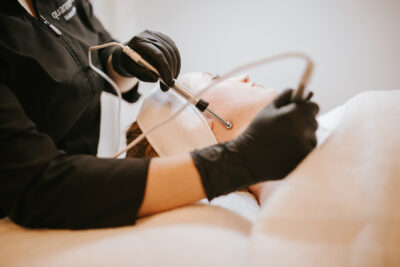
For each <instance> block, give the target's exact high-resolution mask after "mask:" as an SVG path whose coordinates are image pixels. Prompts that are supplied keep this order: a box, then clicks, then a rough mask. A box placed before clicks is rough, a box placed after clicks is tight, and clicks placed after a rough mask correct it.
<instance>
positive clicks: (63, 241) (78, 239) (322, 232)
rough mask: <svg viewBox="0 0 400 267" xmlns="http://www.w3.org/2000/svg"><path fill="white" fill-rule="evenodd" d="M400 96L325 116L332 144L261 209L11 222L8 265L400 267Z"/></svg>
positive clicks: (243, 201) (2, 247)
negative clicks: (60, 226) (132, 220)
mask: <svg viewBox="0 0 400 267" xmlns="http://www.w3.org/2000/svg"><path fill="white" fill-rule="evenodd" d="M399 103H400V91H391V92H369V93H365V94H362V95H360V96H358V97H356V98H354V99H353V100H351V101H349V102H348V103H347V104H346V105H344V106H343V107H341V108H340V109H337V110H336V111H334V112H332V113H330V114H328V115H327V116H324V117H323V118H321V120H320V123H321V129H322V130H325V131H321V130H320V132H319V136H320V137H321V140H324V142H321V143H322V145H321V146H320V147H318V148H317V149H316V150H315V151H313V152H312V153H311V154H310V155H309V157H307V158H306V159H305V161H304V162H303V163H302V164H301V165H300V166H299V167H298V168H297V169H296V170H295V171H294V172H293V173H292V174H290V175H289V177H287V178H286V179H285V180H284V181H282V184H281V186H280V187H279V188H278V189H277V190H276V191H275V192H274V193H273V194H272V195H271V196H270V198H269V199H268V201H267V203H266V204H265V206H264V207H263V208H262V210H261V212H259V208H258V207H257V205H256V203H255V200H254V199H252V198H251V197H250V196H249V195H246V194H245V193H234V194H230V195H228V196H226V197H222V198H219V199H217V200H216V201H215V202H214V205H211V206H210V205H204V204H196V205H191V206H188V207H184V208H180V209H176V210H173V211H169V212H165V213H162V214H159V215H155V216H151V217H148V218H145V219H142V220H140V221H139V222H138V224H137V225H136V226H128V227H122V228H116V229H102V230H90V231H65V230H63V231H54V230H28V229H23V228H21V227H19V226H16V225H15V224H13V223H12V222H10V221H9V220H7V219H5V220H2V221H0V266H27V265H29V266H132V265H134V266H249V265H253V266H274V267H275V266H307V267H308V266H374V267H375V266H400V248H399V245H400V218H399V216H400V210H399V206H398V205H399V203H400V180H399V177H400V163H399V160H400V124H399V120H400V105H399ZM324 125H325V127H324ZM333 125H334V126H335V127H333V129H332V128H330V127H329V126H333ZM253 221H255V223H254V224H253Z"/></svg>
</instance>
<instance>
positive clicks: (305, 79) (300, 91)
mask: <svg viewBox="0 0 400 267" xmlns="http://www.w3.org/2000/svg"><path fill="white" fill-rule="evenodd" d="M111 46H118V47H120V48H121V49H122V50H123V52H124V53H126V54H128V56H129V57H131V58H132V59H133V60H134V61H135V62H138V61H141V63H140V64H142V65H145V64H146V63H147V62H146V61H144V60H143V59H142V58H141V57H140V55H139V54H137V53H136V52H135V51H133V50H132V49H131V48H129V47H128V46H125V45H123V44H120V43H118V42H110V43H106V44H102V45H96V46H92V47H89V52H88V61H89V66H90V68H91V69H92V70H94V71H95V72H96V73H97V74H99V75H100V76H101V77H103V78H104V79H105V80H106V81H107V82H108V83H110V84H111V85H112V87H113V88H114V90H115V91H116V94H117V95H118V99H119V101H118V109H117V112H118V118H119V120H118V127H117V130H118V131H117V141H118V142H117V145H119V138H120V137H119V134H120V132H119V131H120V124H121V122H120V120H121V99H122V95H121V92H120V90H119V88H118V85H117V84H116V83H115V82H114V81H113V80H112V79H111V78H110V77H108V76H107V75H106V74H105V73H104V72H103V71H102V70H100V69H99V68H97V67H96V66H95V65H93V63H92V56H91V51H93V50H97V49H102V48H106V47H111ZM285 58H301V59H303V60H305V61H306V63H307V66H306V69H305V71H304V73H303V75H302V76H301V80H300V83H299V85H298V87H297V88H296V89H295V90H294V91H293V93H292V97H291V100H292V101H300V100H303V99H305V97H304V91H305V89H306V86H307V85H308V83H309V81H310V77H311V75H312V73H313V69H314V62H313V61H312V60H311V59H310V58H309V57H308V56H307V55H305V54H303V53H297V52H293V53H283V54H279V55H275V56H270V57H265V58H261V59H259V60H256V61H252V62H249V63H246V64H243V65H241V66H239V67H236V68H234V69H232V70H231V71H229V72H228V73H225V74H224V75H222V76H221V77H220V78H219V79H218V80H215V81H213V82H212V83H211V84H210V85H208V86H206V87H205V88H204V89H202V91H201V92H200V93H199V95H202V94H203V93H204V92H206V91H208V90H209V89H210V88H211V87H213V86H215V85H216V84H218V83H220V82H221V81H223V80H224V79H227V78H228V77H231V76H233V75H235V74H238V73H241V72H243V71H245V70H248V69H251V68H255V67H258V66H261V65H263V64H266V63H271V62H274V61H278V60H281V59H285ZM147 65H148V68H149V69H150V70H152V71H154V72H155V73H157V74H158V72H157V70H156V69H154V67H152V66H151V65H150V64H148V63H147ZM176 87H177V88H178V89H177V88H176ZM180 87H181V88H183V90H182V89H181V88H180ZM173 89H175V90H178V91H179V92H180V93H178V94H179V95H181V94H185V93H186V95H185V96H183V97H184V98H185V99H188V103H186V104H185V105H183V106H182V107H181V108H180V109H179V110H178V111H176V112H175V113H174V114H173V115H171V117H169V118H168V119H166V120H164V121H162V122H160V123H158V124H156V125H154V126H153V127H151V128H150V129H148V130H146V131H145V132H143V133H142V134H141V135H140V136H139V137H137V138H136V139H135V140H134V141H132V142H131V143H130V144H129V145H128V146H126V147H125V148H124V149H122V150H121V151H119V152H118V153H116V154H115V155H113V156H112V157H113V158H117V157H119V156H120V155H122V154H123V153H124V152H126V151H128V150H129V149H131V148H132V147H134V146H135V145H137V144H138V143H139V142H141V141H142V140H143V139H144V138H145V137H146V135H147V134H148V133H150V132H151V131H153V130H155V129H157V128H158V127H160V126H162V125H164V124H165V123H168V122H169V121H171V120H173V119H174V118H175V117H176V116H177V115H178V114H179V113H180V112H182V111H183V109H184V108H186V107H187V106H188V105H189V104H192V103H193V104H194V105H197V103H198V102H199V100H200V98H198V97H196V96H194V95H193V94H192V93H190V91H189V90H187V89H185V88H184V87H183V86H181V85H180V84H178V83H177V82H176V81H175V86H174V88H173ZM309 95H310V94H309ZM193 96H194V97H193ZM308 97H309V96H307V97H306V98H308ZM203 101H204V100H203ZM204 102H206V101H204ZM203 105H204V104H203ZM205 106H206V108H205V110H207V111H208V112H210V113H211V114H212V115H213V116H214V117H215V118H217V119H218V121H220V122H222V123H223V124H224V125H230V127H232V124H229V122H226V121H224V120H223V119H222V118H220V117H219V116H217V115H216V114H215V113H214V112H212V111H211V110H210V109H209V108H207V106H208V103H207V105H205ZM226 128H228V127H226ZM228 129H229V128H228ZM117 149H118V147H117Z"/></svg>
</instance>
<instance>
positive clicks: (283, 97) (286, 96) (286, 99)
mask: <svg viewBox="0 0 400 267" xmlns="http://www.w3.org/2000/svg"><path fill="white" fill-rule="evenodd" d="M292 93H293V89H286V90H285V91H283V92H282V93H280V94H279V95H278V96H277V97H276V98H275V99H274V105H275V107H276V108H280V107H283V106H285V105H288V104H290V103H291V98H292Z"/></svg>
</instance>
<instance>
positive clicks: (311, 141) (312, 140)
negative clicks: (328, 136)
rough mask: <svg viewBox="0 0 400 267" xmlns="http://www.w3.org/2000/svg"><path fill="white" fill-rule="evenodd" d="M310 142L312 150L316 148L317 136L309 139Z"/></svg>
mask: <svg viewBox="0 0 400 267" xmlns="http://www.w3.org/2000/svg"><path fill="white" fill-rule="evenodd" d="M309 142H310V145H311V146H312V148H315V147H316V146H317V144H318V140H317V136H316V135H315V134H314V135H313V136H311V137H310V138H309Z"/></svg>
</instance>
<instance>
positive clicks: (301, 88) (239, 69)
mask: <svg viewBox="0 0 400 267" xmlns="http://www.w3.org/2000/svg"><path fill="white" fill-rule="evenodd" d="M292 57H298V58H302V59H304V60H305V61H306V62H307V64H308V65H307V68H306V71H305V72H304V74H303V75H302V78H301V80H300V83H299V86H298V88H297V90H296V91H294V92H295V93H294V95H293V96H292V98H293V99H300V98H301V97H302V96H303V91H304V89H305V87H306V85H307V83H308V81H309V79H310V76H311V73H312V69H313V65H314V64H313V62H312V60H311V59H310V58H309V57H308V56H307V55H305V54H302V53H284V54H279V55H276V56H272V57H266V58H262V59H260V60H256V61H252V62H250V63H247V64H244V65H242V66H239V67H237V68H234V69H233V70H231V71H230V72H227V73H226V74H224V75H222V76H221V77H220V78H219V79H216V80H213V82H212V83H210V84H209V85H208V86H206V87H205V88H204V89H202V90H201V91H200V93H198V94H197V97H200V96H201V95H203V94H204V93H205V92H207V91H208V90H209V89H210V88H212V87H213V86H215V85H217V84H218V83H220V82H221V81H223V80H225V79H227V78H229V77H231V76H232V75H235V74H238V73H241V72H243V71H244V70H248V69H252V68H255V67H257V66H260V65H263V64H265V63H269V62H273V61H277V60H280V59H283V58H292ZM300 94H301V95H300ZM189 105H190V103H189V102H187V103H186V104H184V105H183V106H182V107H181V108H179V109H178V110H177V111H176V112H175V113H173V114H172V115H171V116H170V117H169V118H168V119H166V120H164V121H162V122H160V123H158V124H155V125H154V126H153V127H151V128H150V129H148V130H147V131H144V132H143V133H142V134H141V135H139V136H138V137H137V138H136V139H135V140H133V141H132V142H131V143H129V144H128V145H127V146H126V147H125V148H124V149H123V150H121V151H119V152H118V153H117V154H115V155H114V156H113V158H117V157H119V156H120V155H121V154H123V153H125V152H126V151H128V150H129V149H131V148H132V147H134V146H135V145H137V144H138V143H139V142H140V141H142V140H143V139H144V138H145V137H146V135H148V134H149V133H150V132H152V131H154V130H155V129H157V128H159V127H161V126H163V125H164V124H166V123H168V122H170V121H171V120H173V119H174V118H176V117H177V116H178V115H179V114H180V113H181V112H182V111H183V110H184V109H185V108H186V107H187V106H189Z"/></svg>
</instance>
